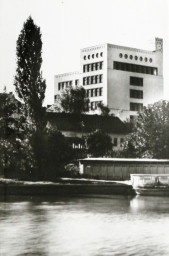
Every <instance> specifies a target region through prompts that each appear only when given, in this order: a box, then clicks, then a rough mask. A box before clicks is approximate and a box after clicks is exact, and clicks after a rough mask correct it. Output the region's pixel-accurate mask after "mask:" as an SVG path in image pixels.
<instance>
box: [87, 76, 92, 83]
mask: <svg viewBox="0 0 169 256" xmlns="http://www.w3.org/2000/svg"><path fill="white" fill-rule="evenodd" d="M87 84H89V85H90V84H91V76H88V78H87Z"/></svg>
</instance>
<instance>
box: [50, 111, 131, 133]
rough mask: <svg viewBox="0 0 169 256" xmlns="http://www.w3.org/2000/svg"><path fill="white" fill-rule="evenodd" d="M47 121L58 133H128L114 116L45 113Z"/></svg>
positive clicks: (124, 126)
mask: <svg viewBox="0 0 169 256" xmlns="http://www.w3.org/2000/svg"><path fill="white" fill-rule="evenodd" d="M47 120H48V121H49V123H50V124H51V125H52V126H54V127H57V129H58V130H60V131H76V132H82V131H83V132H93V131H95V130H97V129H101V130H103V131H104V132H106V133H116V134H127V133H128V132H129V131H128V128H127V127H126V125H125V124H124V123H123V122H122V121H121V120H120V119H119V118H118V117H114V116H101V115H89V114H88V115H87V114H80V115H78V114H70V113H52V112H47Z"/></svg>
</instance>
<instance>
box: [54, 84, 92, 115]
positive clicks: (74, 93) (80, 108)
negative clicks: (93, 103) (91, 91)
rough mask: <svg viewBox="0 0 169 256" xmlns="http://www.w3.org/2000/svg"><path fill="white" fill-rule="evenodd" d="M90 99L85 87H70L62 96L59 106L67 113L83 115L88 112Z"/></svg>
mask: <svg viewBox="0 0 169 256" xmlns="http://www.w3.org/2000/svg"><path fill="white" fill-rule="evenodd" d="M88 104H89V99H88V98H87V97H86V91H85V89H84V88H83V87H76V88H73V87H70V88H67V89H65V90H64V91H63V92H62V94H61V95H60V98H59V102H58V106H59V107H60V110H62V111H64V112H66V113H76V114H81V113H84V112H87V111H88Z"/></svg>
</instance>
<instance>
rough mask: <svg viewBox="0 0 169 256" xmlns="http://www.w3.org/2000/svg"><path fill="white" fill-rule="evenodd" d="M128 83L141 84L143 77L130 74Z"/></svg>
mask: <svg viewBox="0 0 169 256" xmlns="http://www.w3.org/2000/svg"><path fill="white" fill-rule="evenodd" d="M130 85H136V86H143V78H141V77H134V76H130Z"/></svg>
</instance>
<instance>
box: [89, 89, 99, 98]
mask: <svg viewBox="0 0 169 256" xmlns="http://www.w3.org/2000/svg"><path fill="white" fill-rule="evenodd" d="M86 95H87V97H88V98H91V97H99V96H102V95H103V88H95V89H89V90H86Z"/></svg>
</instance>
